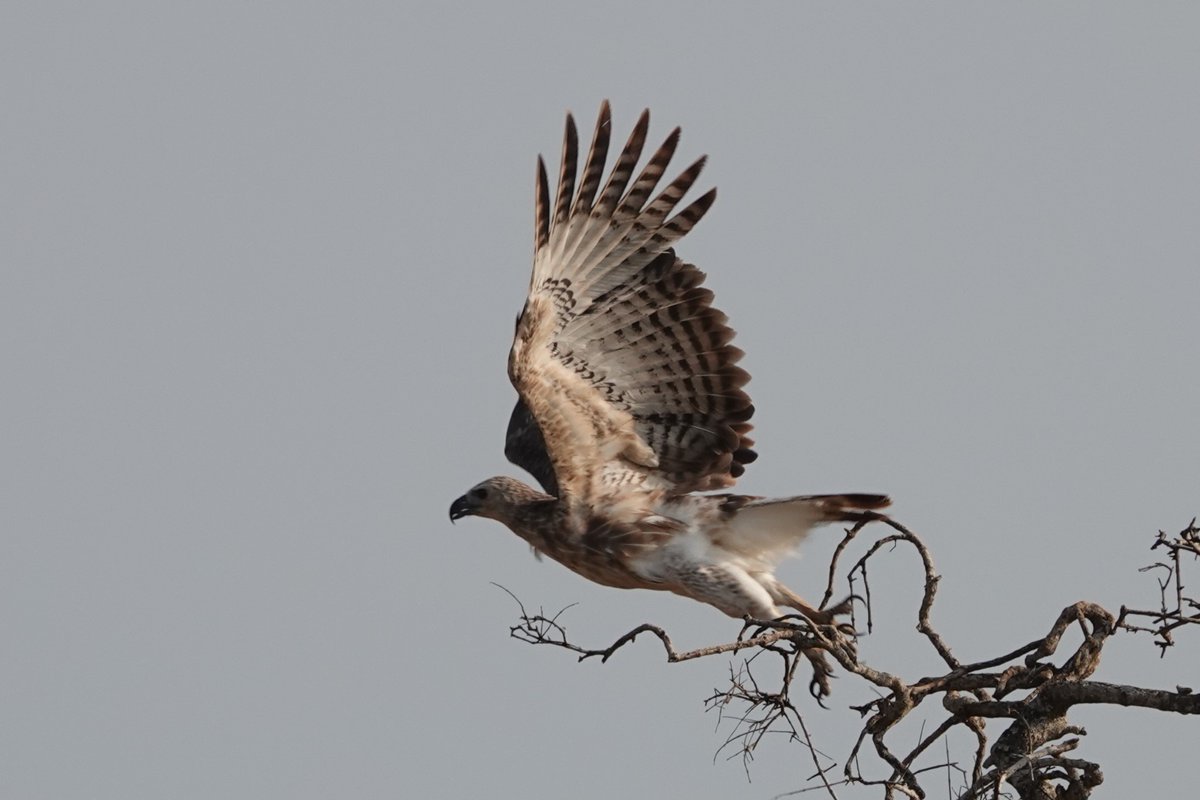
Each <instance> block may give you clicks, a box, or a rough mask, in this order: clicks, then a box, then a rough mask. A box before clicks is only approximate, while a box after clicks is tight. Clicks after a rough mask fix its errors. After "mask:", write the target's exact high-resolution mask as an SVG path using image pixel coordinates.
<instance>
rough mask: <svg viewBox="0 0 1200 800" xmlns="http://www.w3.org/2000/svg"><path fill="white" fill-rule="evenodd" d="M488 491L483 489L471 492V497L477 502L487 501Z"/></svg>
mask: <svg viewBox="0 0 1200 800" xmlns="http://www.w3.org/2000/svg"><path fill="white" fill-rule="evenodd" d="M487 494H488V490H487V489H484V488H482V487H480V488H478V489H472V490H471V496H472V497H474V498H475V499H476V500H487Z"/></svg>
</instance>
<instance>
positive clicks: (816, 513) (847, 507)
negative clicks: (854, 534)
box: [718, 494, 892, 561]
mask: <svg viewBox="0 0 1200 800" xmlns="http://www.w3.org/2000/svg"><path fill="white" fill-rule="evenodd" d="M891 502H892V501H891V499H890V498H889V497H887V495H882V494H815V495H803V496H800V497H780V498H774V499H766V500H764V499H757V498H749V497H730V498H729V499H728V500H727V501H726V503H725V510H726V513H727V514H728V517H727V523H726V532H725V535H724V536H722V537H720V539H721V540H720V541H719V542H718V543H719V544H720V545H721V546H723V547H726V548H727V549H729V550H732V551H734V552H741V553H745V554H747V555H750V554H756V555H757V556H760V557H765V559H766V560H768V561H776V560H778V559H779V558H782V557H783V556H785V555H787V554H788V553H789V552H791V551H792V550H794V549H795V547H796V546H797V545H799V544H800V543H801V542H802V541H804V539H805V538H806V537H807V536H808V532H809V531H810V530H811V529H812V528H813V527H814V526H816V525H823V524H826V523H831V522H852V523H857V522H862V521H864V520H871V519H877V518H879V517H880V516H881V514H880V513H879V509H883V508H887V507H888V506H889V505H890V504H891Z"/></svg>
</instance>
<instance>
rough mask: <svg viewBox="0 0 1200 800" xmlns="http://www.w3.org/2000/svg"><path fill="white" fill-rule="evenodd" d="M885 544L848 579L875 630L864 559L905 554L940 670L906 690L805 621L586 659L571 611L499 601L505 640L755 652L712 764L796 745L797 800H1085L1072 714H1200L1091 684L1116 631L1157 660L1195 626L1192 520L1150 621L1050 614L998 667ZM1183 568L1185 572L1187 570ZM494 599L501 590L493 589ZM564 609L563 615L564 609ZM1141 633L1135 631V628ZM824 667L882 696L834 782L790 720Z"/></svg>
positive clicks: (1166, 541) (855, 531)
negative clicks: (966, 755)
mask: <svg viewBox="0 0 1200 800" xmlns="http://www.w3.org/2000/svg"><path fill="white" fill-rule="evenodd" d="M871 521H875V522H879V523H881V524H882V525H883V526H886V529H890V532H888V533H886V534H884V535H882V536H880V537H879V538H877V539H876V540H875V541H874V542H872V543H871V544H870V545H869V546H867V547H866V550H865V552H864V553H863V555H861V556H860V557H859V558H858V559H857V560H855V561H854V562H853V564H852V565H851V566H850V567H849V569H848V570H847V572H846V578H847V581H848V582H849V583H850V588H851V592H854V590H855V589H856V588H857V584H858V583H859V582H861V585H862V594H863V596H864V598H865V601H866V612H867V630H868V631H870V630H871V629H872V627H873V624H874V620H873V617H872V614H871V605H872V594H871V587H870V580H869V567H870V564H871V562H872V560H873V559H875V558H877V557H879V556H880V554H882V553H885V552H891V551H892V550H894V549H895V548H896V547H898V546H903V545H907V546H910V547H912V548H913V549H914V550H915V551H916V553H917V555H918V556H919V558H920V561H921V568H922V572H923V580H924V588H923V592H922V596H921V602H920V605H919V607H918V609H917V614H916V616H917V624H916V628H917V631H918V632H919V633H920V634H921V636H922V637H924V639H925V641H926V642H928V644H929V646H930V647H931V648H932V650H933V651H934V652H935V653H937V655H938V656H939V658H940V659H941V660H942V661H943V662H944V663H945V665H946V668H947V671H946V672H945V673H943V674H940V675H930V676H926V677H922V678H919V679H918V680H915V681H912V682H908V681H906V680H904V679H902V678H901V677H899V676H898V675H897V674H895V673H893V672H889V671H887V670H884V669H880V668H878V667H874V666H871V665H868V664H866V663H863V662H862V661H860V659H859V657H858V651H857V647H856V639H855V635H854V634H853V632H852V630H849V629H847V628H846V627H845V626H842V627H841V628H839V627H837V626H832V625H814V624H813V623H811V622H810V621H809V620H807V619H805V618H794V617H789V618H782V619H778V620H769V621H768V620H753V619H746V620H745V622H744V624H743V627H742V630H741V632H740V633H739V634H738V636H737V638H736V639H735V640H734V641H732V642H727V643H723V644H715V645H711V646H708V647H701V648H697V649H694V650H687V651H682V652H681V651H678V650H677V649H676V648H675V646H674V644H673V643H672V641H671V638H670V637H669V636H668V635H667V633H666V631H665V630H663V629H662V628H661V627H659V626H657V625H651V624H643V625H639V626H637V627H636V628H634V629H632V630H630V631H629V632H628V633H626V634H624V635H622V636H621V637H619V638H618V639H617V640H616V641H614V642H613V643H612V644H611V645H609V646H608V647H604V648H587V647H582V646H579V645H577V644H574V643H573V642H571V641H570V640H569V639H568V638H567V631H566V628H565V626H564V625H563V624H562V623H561V622H560V618H561V616H562V614H563V612H565V611H566V610H567V609H563V610H562V611H560V612H558V613H557V614H555V615H553V616H550V617H548V616H546V615H545V614H544V613H542V612H540V611H539V613H537V614H530V613H529V612H528V611H527V610H526V608H525V606H524V605H523V604H522V603H521V601H520V600H518V599H517V598H516V596H515V595H513V594H512V593H511V592H508V590H507V589H504V591H506V592H508V593H509V595H510V596H512V597H513V599H514V600H515V601H516V602H517V604H518V606H519V608H520V619H519V621H518V623H517V624H516V625H513V626H511V627H510V629H509V630H510V634H511V635H512V636H513V637H514V638H516V639H520V640H521V641H524V642H528V643H530V644H539V645H551V646H554V647H559V648H562V649H566V650H570V651H571V652H573V653H576V654H577V656H578V660H580V661H584V660H586V659H590V658H599V660H600V661H601V662H605V661H607V660H608V659H609V658H611V657H612V656H613V655H614V654H615V653H616V652H617V651H618V650H620V649H621V648H622V647H625V646H626V645H629V644H631V643H632V642H634V641H635V640H636V639H637V638H638V637H639V636H640V635H642V634H644V633H645V634H650V635H652V636H654V637H656V638H657V639H658V640H659V642H660V643H661V645H662V647H663V649H664V650H665V651H666V655H667V661H668V662H669V663H675V662H678V661H690V660H693V659H697V658H704V657H708V656H715V655H723V654H734V653H742V652H743V651H747V650H749V651H752V652H751V653H750V654H749V655H748V656H746V657H744V658H742V659H741V661H740V663H738V664H736V665H734V664H731V665H730V668H729V685H728V686H727V687H726V688H725V689H718V690H714V693H713V694H712V695H711V696H710V697H709V698H708V699H707V701H706V708H707V709H708V710H711V711H715V712H717V714H718V716H719V719H720V720H721V721H726V720H728V721H729V722H731V724H732V730H731V731H730V733H729V734H728V736H727V737H726V739H725V742H724V743H723V744H722V745H721V747H720V749H719V750H718V754H720V753H722V752H725V751H726V750H729V749H731V748H732V749H733V752H732V754H731V755H732V756H733V757H737V756H740V757H741V758H742V761H743V767H744V768H745V769H746V770H747V774H748V770H749V765H750V762H751V761H752V760H753V756H754V752H755V750H756V748H757V747H758V745H759V744H760V743H761V742H762V741H763V739H764V737H765V736H766V735H767V734H768V733H780V734H783V735H785V736H786V737H788V739H789V740H791V741H795V742H799V743H801V744H802V745H803V746H804V747H805V748H806V749H807V750H808V751H809V755H810V757H811V759H812V762H813V766H814V768H815V772H814V773H813V774H812V776H811V778H810V783H811V785H810V786H808V787H805V788H802V789H799V790H797V791H796V792H794V793H793V794H799V793H802V792H808V791H821V792H822V793H824V794H825V795H826V796H828V797H831V798H836V797H837V794H836V790H835V787H839V786H845V785H849V784H858V785H863V786H878V787H880V789H882V791H883V796H884V798H897V797H909V798H924V797H926V789H925V788H924V787H923V786H922V785H921V781H922V779H923V777H924V776H925V775H928V774H930V773H933V772H942V773H944V774H945V775H946V780H947V782H948V784H947V785H948V786H949V785H950V784H949V782H950V781H951V777H952V775H954V774H955V773H956V772H957V774H958V776H959V779H960V780H961V781H962V783H961V786H960V791H959V794H958V797H960V798H963V799H964V800H973V799H975V798H978V799H979V800H982V799H983V798H998V797H1001V796H1002V792H1004V791H1006V790H1005V788H1004V787H1008V788H1009V789H1011V790H1013V791H1015V792H1016V794H1017V796H1018V797H1020V798H1022V800H1035V799H1036V800H1050V798H1055V800H1083V798H1087V797H1090V796H1091V794H1092V792H1093V790H1094V789H1095V788H1096V787H1098V786H1099V785H1100V784H1101V783H1102V782H1103V780H1104V776H1103V773H1102V772H1101V770H1100V767H1099V765H1097V764H1095V763H1092V762H1090V761H1087V760H1085V759H1081V758H1078V757H1076V756H1074V755H1071V756H1068V754H1069V753H1070V754H1073V753H1074V752H1075V751H1077V750H1078V749H1079V747H1080V744H1081V741H1082V740H1081V738H1080V737H1082V736H1085V735H1086V731H1084V730H1083V729H1082V728H1080V727H1078V726H1075V725H1072V724H1071V723H1070V722H1069V721H1068V718H1067V717H1068V713H1069V711H1070V710H1071V709H1072V708H1073V707H1074V706H1077V705H1088V704H1103V705H1114V706H1126V707H1138V708H1146V709H1152V710H1156V711H1162V712H1167V713H1174V714H1200V694H1197V693H1194V692H1193V691H1192V690H1191V689H1190V688H1188V687H1182V686H1181V687H1177V688H1176V689H1175V690H1173V691H1171V690H1164V689H1153V688H1144V687H1138V686H1130V685H1124V684H1115V683H1106V682H1101V681H1096V680H1092V675H1093V674H1094V673H1095V671H1096V669H1097V668H1098V667H1099V664H1100V656H1101V653H1102V651H1103V649H1104V646H1105V644H1106V643H1107V642H1108V640H1109V639H1110V638H1111V637H1112V636H1113V635H1115V634H1116V633H1118V632H1120V631H1125V632H1129V633H1133V634H1135V635H1136V634H1142V633H1148V634H1150V635H1151V636H1152V637H1153V638H1154V644H1155V645H1156V646H1157V647H1159V648H1160V655H1162V654H1165V652H1166V650H1167V648H1169V647H1171V646H1173V645H1174V638H1173V637H1174V635H1175V633H1176V632H1177V631H1178V630H1180V629H1182V628H1185V627H1190V626H1192V625H1197V624H1200V602H1197V601H1196V600H1195V599H1194V598H1191V597H1189V596H1188V595H1186V594H1185V589H1186V587H1185V584H1184V581H1183V573H1182V570H1183V567H1184V565H1185V564H1186V563H1190V562H1194V561H1195V559H1196V558H1197V557H1200V529H1197V527H1196V520H1195V519H1193V520H1192V522H1191V523H1190V524H1189V525H1188V526H1187V527H1186V528H1184V529H1183V530H1182V531H1180V533H1178V534H1176V535H1175V536H1167V535H1165V534H1163V533H1162V532H1161V531H1160V532H1159V534H1158V537H1157V538H1156V539H1155V542H1154V544H1153V545H1152V548H1151V549H1153V550H1162V551H1163V552H1165V554H1166V558H1165V560H1163V561H1160V562H1157V563H1155V564H1152V565H1150V566H1149V567H1146V568H1145V569H1144V570H1143V571H1154V572H1157V573H1159V576H1160V577H1159V578H1158V586H1159V594H1160V608H1159V609H1158V610H1157V611H1143V610H1138V609H1132V608H1128V607H1124V606H1123V607H1122V608H1121V610H1120V613H1119V614H1117V615H1113V614H1111V613H1109V612H1108V611H1107V610H1105V609H1104V608H1102V607H1100V606H1099V605H1096V604H1095V603H1089V602H1086V601H1080V602H1077V603H1073V604H1071V605H1069V606H1067V607H1066V608H1064V609H1062V611H1061V612H1060V613H1059V614H1058V616H1057V618H1056V619H1055V620H1054V622H1053V623H1052V624H1051V626H1050V629H1049V630H1048V632H1047V633H1046V634H1045V635H1044V636H1042V637H1041V638H1039V639H1034V640H1032V641H1030V642H1028V643H1026V644H1023V645H1020V646H1018V647H1016V648H1013V649H1010V650H1008V651H1007V652H1005V653H1004V654H1003V655H999V656H995V657H993V658H989V659H985V660H982V661H977V662H974V663H969V664H963V663H962V662H961V660H960V659H958V658H957V657H956V656H955V655H954V653H953V651H952V649H951V647H950V646H949V644H948V643H947V642H946V641H945V639H944V638H943V637H942V636H941V634H940V633H939V632H938V631H937V629H936V628H935V627H934V625H933V624H932V622H931V620H930V615H931V613H932V610H933V606H934V602H935V600H936V597H937V589H938V584H939V582H940V580H941V576H940V575H939V574H938V573H937V571H936V569H935V568H934V564H933V558H932V556H931V554H930V552H929V549H928V548H927V547H926V546H925V544H924V543H923V542H922V541H921V540H920V538H919V537H917V536H916V535H915V534H914V533H912V532H911V531H910V530H908V529H907V528H906V527H904V526H903V525H901V524H900V523H898V522H895V521H894V520H891V519H888V518H886V517H881V518H880V519H878V520H871ZM867 525H868V521H863V522H860V523H859V524H857V525H855V526H854V527H853V528H850V529H848V530H847V531H846V532H845V536H844V537H843V539H842V541H841V542H840V543H839V544H838V546H837V548H836V549H835V551H834V554H833V556H832V558H831V561H830V566H829V579H828V583H827V586H826V590H825V594H824V598H823V600H822V603H821V605H822V607H824V606H826V605H827V604H828V602H829V600H830V599H831V598H832V597H833V595H834V584H835V582H836V578H837V576H838V575H839V574H840V572H841V562H842V560H843V558H844V557H845V555H846V553H847V552H848V551H849V547H850V545H851V543H852V542H854V541H855V540H856V539H857V538H858V537H859V534H860V533H861V532H862V531H863V529H864V528H865V527H866V526H867ZM1189 556H1190V559H1189ZM500 588H502V589H503V587H500ZM568 608H569V606H568ZM1134 620H1138V621H1139V622H1140V624H1138V623H1135V622H1134ZM1073 629H1078V630H1079V632H1080V634H1081V640H1080V641H1079V643H1078V644H1077V645H1076V646H1075V647H1074V649H1073V650H1072V649H1068V650H1066V651H1065V652H1063V653H1060V652H1059V651H1060V649H1062V645H1063V640H1064V637H1065V636H1066V635H1067V633H1068V632H1069V631H1071V630H1073ZM768 654H773V655H775V656H777V657H778V658H779V659H780V662H779V663H780V666H781V668H782V670H781V677H780V679H779V681H778V683H774V682H772V684H771V685H770V687H766V686H764V685H762V683H761V682H760V681H759V680H758V678H757V677H756V676H755V674H754V670H755V669H760V668H761V665H760V664H759V660H760V659H761V658H763V657H766V656H767V655H768ZM830 659H832V662H834V663H836V664H837V665H838V666H840V667H841V668H842V669H843V670H845V671H846V672H848V673H850V674H853V675H857V676H858V677H860V678H862V679H863V680H865V681H867V682H868V683H870V684H872V685H874V686H875V687H877V689H878V690H879V691H880V692H881V694H880V696H879V697H877V698H875V699H874V700H871V701H870V702H867V703H865V704H863V705H861V706H853V707H852V708H854V710H856V711H858V712H859V714H860V715H861V716H862V717H863V725H862V729H861V730H860V731H859V735H858V737H857V740H856V741H855V743H854V745H853V746H852V748H851V749H850V751H849V753H848V755H847V757H846V759H845V761H844V762H843V766H842V776H841V778H840V779H837V780H835V779H833V777H832V775H833V774H832V773H831V769H833V768H834V767H836V762H834V761H833V759H830V758H829V757H828V756H826V755H825V754H823V753H821V752H820V751H819V750H818V749H817V747H816V745H815V743H814V741H813V737H812V735H811V734H810V732H809V729H808V726H807V725H806V724H805V720H804V716H803V714H802V713H801V711H800V709H799V708H798V707H797V706H796V705H795V704H794V703H793V701H792V698H791V695H790V689H791V686H792V682H793V680H794V679H795V677H796V675H797V674H799V673H800V672H802V671H805V669H807V671H809V673H810V674H811V677H810V679H809V691H810V693H811V694H812V695H813V696H814V697H815V698H816V699H817V700H818V702H820V703H821V704H822V705H824V702H823V701H824V700H825V699H826V698H827V697H828V696H829V694H830V690H831V686H830V679H831V677H832V669H831V666H830ZM931 697H938V698H940V701H939V703H938V705H937V706H929V707H928V708H929V709H933V708H936V709H937V712H936V713H938V714H939V715H940V716H941V718H940V721H938V722H937V724H936V725H935V726H934V728H933V729H932V730H931V731H930V732H929V733H927V734H926V733H924V731H922V735H921V736H920V739H919V741H918V742H917V744H916V745H915V746H912V747H911V748H910V749H908V750H907V752H903V754H902V755H898V754H897V751H895V750H894V746H893V745H892V744H891V743H890V742H889V736H890V734H892V732H893V731H894V730H895V728H896V727H897V726H898V725H899V724H900V723H901V722H903V721H904V720H906V719H908V718H910V716H911V714H912V712H913V711H914V710H915V709H917V708H919V707H921V705H922V704H923V703H924V702H925V701H926V700H927V699H929V698H931ZM989 720H992V721H996V723H998V724H1000V725H1001V726H1002V729H1001V730H1000V731H999V735H997V736H996V737H995V739H994V740H992V739H990V738H989V736H988V733H987V722H988V721H989ZM958 728H963V729H965V730H966V731H968V732H969V733H970V734H971V737H972V738H973V740H974V741H975V748H974V753H973V757H972V766H971V768H970V770H969V772H968V771H966V770H964V769H962V768H960V767H959V766H958V765H957V763H955V762H954V761H953V760H952V759H951V758H950V755H949V744H948V736H949V734H950V733H951V732H952V731H954V730H955V729H958ZM938 741H942V742H943V744H944V747H945V749H946V755H945V758H944V759H942V760H940V761H939V762H938V763H935V764H920V763H919V762H920V761H921V759H922V758H923V757H924V756H926V755H927V754H928V753H929V751H930V749H931V747H932V746H933V745H934V744H935V743H937V742H938ZM868 743H869V745H870V748H869V749H870V750H871V751H873V755H874V758H875V759H877V762H878V764H879V765H881V766H882V767H883V773H882V774H881V775H879V776H878V777H868V776H867V775H865V774H864V773H863V771H862V766H861V765H862V762H863V760H864V756H863V748H864V745H866V744H868Z"/></svg>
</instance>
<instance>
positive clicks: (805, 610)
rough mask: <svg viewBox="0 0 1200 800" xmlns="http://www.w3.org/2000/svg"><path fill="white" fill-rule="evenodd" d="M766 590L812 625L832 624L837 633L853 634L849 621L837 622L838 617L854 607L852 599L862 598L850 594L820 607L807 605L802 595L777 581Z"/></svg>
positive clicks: (778, 601)
mask: <svg viewBox="0 0 1200 800" xmlns="http://www.w3.org/2000/svg"><path fill="white" fill-rule="evenodd" d="M768 590H769V591H770V592H771V594H772V595H773V596H775V602H777V603H780V604H782V605H785V606H788V607H790V608H794V609H796V610H797V611H799V612H800V613H801V614H803V615H804V616H805V618H807V619H808V621H809V622H811V623H813V624H814V625H832V626H834V627H835V628H837V630H838V633H844V634H846V635H847V636H853V635H854V632H855V631H854V626H853V625H852V624H851V623H849V622H838V617H844V616H846V615H848V614H849V613H850V612H851V611H852V610H853V609H854V601H855V600H861V599H862V598H861V597H859V596H858V595H856V594H852V595H850V596H849V597H847V598H845V599H844V600H842V601H841V602H840V603H837V604H836V605H832V606H830V607H829V608H824V609H822V608H814V607H813V606H811V605H809V604H808V603H807V602H805V600H804V598H803V597H801V596H800V595H798V594H796V593H795V592H793V591H792V590H791V589H789V588H787V587H786V586H784V585H783V584H782V583H780V582H779V581H774V582H773V583H772V584H771V585H770V586H769V587H768Z"/></svg>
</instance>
